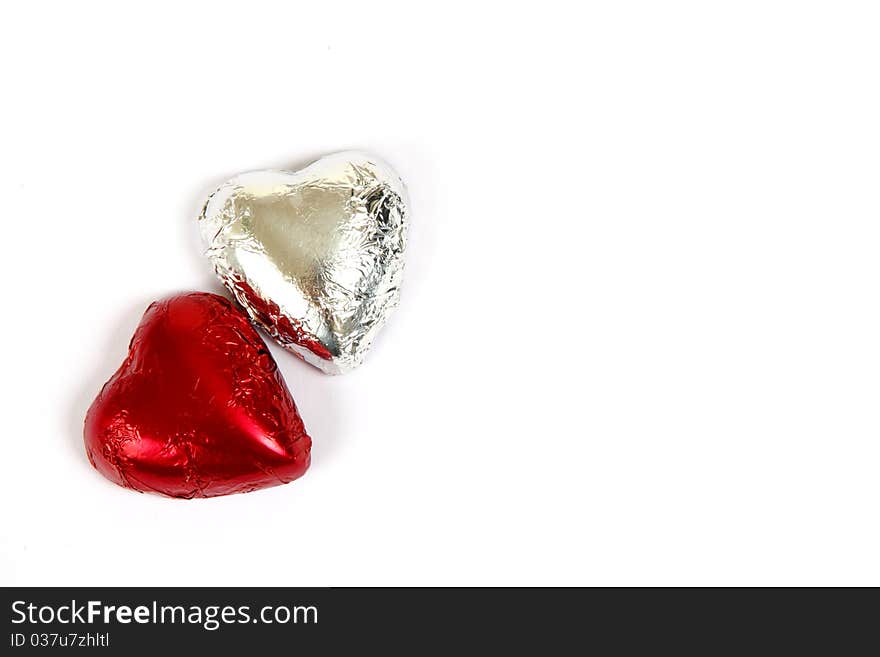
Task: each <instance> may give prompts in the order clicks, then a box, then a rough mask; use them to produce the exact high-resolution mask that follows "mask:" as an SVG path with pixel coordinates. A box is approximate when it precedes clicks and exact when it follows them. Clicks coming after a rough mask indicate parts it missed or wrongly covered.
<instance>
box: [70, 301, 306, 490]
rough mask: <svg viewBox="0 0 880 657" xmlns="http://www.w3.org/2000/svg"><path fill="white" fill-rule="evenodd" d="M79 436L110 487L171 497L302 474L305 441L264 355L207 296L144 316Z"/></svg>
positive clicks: (247, 330) (227, 307)
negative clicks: (83, 436)
mask: <svg viewBox="0 0 880 657" xmlns="http://www.w3.org/2000/svg"><path fill="white" fill-rule="evenodd" d="M84 433H85V444H86V452H87V453H88V456H89V460H90V461H91V463H92V465H94V466H95V468H97V470H98V471H99V472H100V473H101V474H103V475H104V476H105V477H107V478H108V479H109V480H110V481H112V482H114V483H117V484H119V485H120V486H126V487H128V488H134V489H136V490H139V491H148V492H155V493H161V494H163V495H168V496H171V497H185V498H192V497H213V496H215V495H227V494H229V493H244V492H248V491H252V490H256V489H258V488H266V487H268V486H277V485H278V484H286V483H287V482H289V481H292V480H294V479H296V478H297V477H299V476H301V475H302V474H303V473H304V472H305V471H306V469H307V468H308V467H309V449H310V447H311V439H310V438H309V437H308V435H306V431H305V427H304V426H303V422H302V419H300V416H299V413H298V412H297V409H296V404H294V401H293V398H292V397H291V396H290V392H289V391H288V390H287V386H286V385H285V383H284V379H282V378H281V374H280V373H279V372H278V368H277V366H276V365H275V361H274V360H273V358H272V355H271V354H270V353H269V350H268V349H267V348H266V345H265V343H264V342H263V341H262V339H260V336H259V334H258V333H257V332H256V330H255V329H254V328H253V326H251V324H250V322H249V321H248V318H247V317H246V316H245V315H244V314H243V313H242V312H240V311H239V310H238V309H237V308H235V307H234V306H233V305H232V303H231V302H229V301H228V300H226V299H224V298H223V297H220V296H217V295H215V294H206V293H201V292H193V293H189V294H182V295H180V296H176V297H172V298H170V299H166V300H165V301H158V302H154V303H153V304H152V305H150V307H149V308H147V311H146V312H145V313H144V317H143V319H142V320H141V323H140V326H138V328H137V331H136V332H135V334H134V337H133V338H132V339H131V344H130V346H129V351H128V357H127V358H126V359H125V362H124V363H123V364H122V366H121V367H120V368H119V369H118V370H117V371H116V373H115V374H114V375H113V377H112V378H111V379H110V380H109V381H108V382H107V383H106V384H105V385H104V388H103V389H102V390H101V392H100V394H99V395H98V397H97V398H96V399H95V401H94V402H93V403H92V406H91V408H89V411H88V413H87V415H86V421H85V432H84Z"/></svg>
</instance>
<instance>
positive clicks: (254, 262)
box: [199, 151, 408, 374]
mask: <svg viewBox="0 0 880 657" xmlns="http://www.w3.org/2000/svg"><path fill="white" fill-rule="evenodd" d="M407 205H408V200H407V194H406V188H405V187H404V185H403V182H402V181H401V180H400V178H399V177H398V176H397V174H396V173H395V172H394V171H393V170H392V169H391V167H389V166H388V165H387V164H385V163H384V162H383V161H382V160H380V159H379V158H376V157H375V156H372V155H369V154H366V153H360V152H354V151H351V152H343V153H336V154H333V155H329V156H327V157H324V158H321V159H320V160H318V161H316V162H314V163H313V164H311V165H310V166H308V167H306V168H304V169H301V170H299V171H295V172H294V171H285V170H280V169H267V170H262V171H254V172H249V173H243V174H240V175H238V176H235V177H234V178H232V179H230V180H228V181H227V182H225V183H223V184H222V185H221V186H220V187H219V188H218V189H217V190H216V191H215V192H214V193H213V194H212V195H211V196H210V198H209V199H208V201H207V202H206V204H205V206H204V209H203V211H202V214H201V216H200V217H199V225H200V230H201V234H202V240H203V242H204V244H205V249H206V255H207V256H208V257H209V258H210V260H211V262H212V264H213V266H214V271H215V272H216V274H217V276H218V277H219V279H220V280H221V281H222V282H223V284H224V285H225V286H226V288H227V289H228V290H229V291H230V292H231V293H232V294H233V296H234V297H235V298H236V300H237V301H238V302H239V304H241V306H242V307H243V308H244V309H245V311H246V312H247V314H248V315H249V316H250V318H251V320H252V321H253V322H254V323H256V324H257V325H259V326H261V327H262V328H263V329H265V330H266V331H267V332H268V333H269V335H271V336H272V337H273V338H274V339H275V340H276V341H277V342H278V343H279V344H281V345H282V346H283V347H285V348H286V349H288V350H290V351H292V352H293V353H295V354H296V355H298V356H300V357H301V358H303V359H304V360H305V361H306V362H308V363H310V364H312V365H314V366H316V367H318V368H320V369H321V370H323V371H324V372H326V373H328V374H340V373H343V372H346V371H349V370H351V369H353V368H355V367H357V366H358V365H359V364H361V363H362V362H363V360H364V357H365V356H366V354H367V352H368V351H369V349H370V346H371V344H372V342H373V339H374V338H375V336H376V334H377V332H378V331H379V329H380V328H381V327H382V325H383V324H384V323H385V321H386V320H387V318H388V316H389V315H390V314H391V312H392V311H393V310H394V308H396V307H397V305H398V303H399V299H400V285H401V281H402V278H403V265H404V251H405V248H406V229H407V223H408V216H407V215H408V208H407Z"/></svg>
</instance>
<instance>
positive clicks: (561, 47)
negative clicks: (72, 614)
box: [0, 2, 880, 585]
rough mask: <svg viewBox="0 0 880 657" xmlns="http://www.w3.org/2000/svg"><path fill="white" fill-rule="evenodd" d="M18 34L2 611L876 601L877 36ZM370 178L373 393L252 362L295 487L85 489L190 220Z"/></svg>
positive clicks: (191, 247)
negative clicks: (194, 598) (237, 604)
mask: <svg viewBox="0 0 880 657" xmlns="http://www.w3.org/2000/svg"><path fill="white" fill-rule="evenodd" d="M580 4H581V3H558V4H557V3H553V2H541V3H522V4H519V3H499V4H497V5H494V6H492V5H488V4H486V5H484V4H481V3H477V2H468V3H466V4H464V5H461V6H456V5H455V4H454V3H451V4H450V3H437V4H435V5H433V7H432V8H429V7H426V6H425V7H423V6H420V3H415V2H402V3H395V4H390V3H383V2H334V3H320V2H308V3H293V2H283V3H282V2H278V3H271V4H263V3H254V2H236V3H216V2H211V3H204V4H201V5H198V4H189V3H182V2H175V3H172V4H170V5H167V6H163V5H161V4H153V3H151V4H149V5H144V6H143V9H141V10H134V9H129V8H127V7H124V6H123V5H122V4H121V3H107V4H104V5H95V4H91V3H57V4H54V5H52V4H49V5H45V4H41V5H38V4H37V3H18V4H16V5H15V8H12V5H7V6H5V7H4V9H3V10H2V17H0V67H2V92H0V93H2V96H3V100H2V105H0V116H2V122H0V131H2V132H0V136H2V141H0V167H2V171H0V199H2V215H3V226H4V230H3V249H2V256H0V257H2V265H3V273H4V284H3V297H2V303H3V322H2V329H0V330H2V334H0V349H2V354H0V355H2V359H0V363H2V376H0V386H2V400H3V425H2V435H0V439H2V442H0V487H2V488H0V500H2V501H0V509H2V528H0V583H2V584H23V585H35V584H40V585H49V584H71V585H75V584H93V585H129V584H131V585H134V584H142V585H143V584H151V585H171V584H178V585H197V584H203V585H231V584H235V585H345V584H348V585H370V584H377V585H392V584H403V585H409V584H438V585H445V584H472V585H489V584H501V585H508V584H510V585H513V584H525V585H532V584H560V585H567V584H583V585H614V584H695V585H702V584H731V585H739V584H766V585H782V584H841V585H843V584H874V585H878V584H880V559H878V558H877V556H878V552H880V528H878V521H880V517H878V516H880V513H878V500H880V476H878V471H880V444H878V438H880V413H878V399H880V306H878V297H880V257H878V247H880V212H878V210H880V84H878V80H880V39H878V34H880V14H878V9H877V8H876V7H877V5H876V4H874V3H870V2H865V3H846V2H843V3H841V2H827V3H821V2H729V3H718V2H715V3H704V2H672V3H653V2H643V3H640V2H616V3H611V2H608V3H590V4H586V6H585V7H583V8H580V9H578V8H577V6H578V5H580ZM349 148H358V149H366V150H371V151H374V152H375V153H377V154H378V155H380V156H382V157H384V158H385V159H387V160H388V161H389V162H391V163H392V164H393V165H394V166H395V167H396V168H397V170H398V171H399V172H400V173H401V175H402V176H403V177H404V179H405V180H406V181H407V183H408V185H409V189H410V194H411V199H412V230H411V233H410V237H411V240H410V244H409V251H408V256H407V258H408V262H407V275H406V280H405V284H404V290H403V299H402V305H401V307H400V309H399V311H398V312H397V314H396V315H395V316H394V317H393V318H392V320H391V321H390V322H389V324H388V325H387V326H386V328H385V329H384V331H383V332H382V333H381V335H380V337H379V339H378V340H377V342H376V345H375V348H374V350H373V352H372V353H371V354H370V358H369V359H368V361H367V363H366V365H364V366H363V367H362V368H361V369H359V370H357V371H355V372H354V373H351V374H349V375H346V376H343V377H335V378H333V377H327V376H324V375H322V374H321V373H320V372H318V371H317V370H314V369H312V368H310V367H309V366H307V365H305V364H304V363H302V362H299V361H297V360H296V359H295V358H293V357H292V356H290V355H289V354H286V353H284V352H282V351H281V350H280V349H277V348H276V349H273V351H274V353H275V355H276V358H277V360H278V362H279V365H280V367H281V370H282V372H283V374H284V376H285V377H286V379H287V382H288V384H289V385H290V388H291V389H292V391H293V394H294V397H295V398H296V400H297V402H298V404H299V407H300V410H301V412H302V415H303V417H304V419H305V422H306V425H307V427H308V429H309V432H310V434H311V435H312V437H313V439H314V449H313V466H312V468H311V470H310V471H309V472H308V473H307V474H306V476H305V477H304V478H303V479H300V480H298V481H296V482H294V483H292V484H290V485H287V486H282V487H278V488H273V489H270V490H265V491H261V492H257V493H253V494H249V495H237V496H230V497H225V498H216V499H210V500H196V501H190V502H186V501H177V500H169V499H164V498H160V497H156V496H151V495H141V494H136V493H133V492H131V491H128V490H124V489H122V488H118V487H116V486H114V485H112V484H110V483H109V482H107V481H105V480H104V479H102V478H101V477H100V476H99V475H98V474H97V473H96V472H95V471H94V470H92V468H91V467H90V466H89V464H88V462H87V460H86V458H85V454H84V451H83V448H82V421H83V416H84V414H85V411H86V409H87V408H88V406H89V404H90V403H91V401H92V399H93V398H94V396H95V394H96V393H97V392H98V390H99V389H100V387H101V385H102V384H103V382H104V381H105V380H106V379H107V378H109V376H110V375H111V374H112V373H113V371H114V370H115V369H116V367H117V366H118V365H119V363H120V362H121V361H122V359H123V357H124V354H125V352H126V347H127V343H128V340H129V337H130V336H131V334H132V332H133V330H134V328H135V327H136V325H137V323H138V321H139V319H140V315H141V313H142V312H143V310H144V308H145V307H146V306H147V304H148V303H149V302H150V301H152V300H153V299H156V298H159V297H162V296H166V295H169V294H171V293H174V292H177V291H183V290H211V291H220V288H219V286H218V284H217V283H216V282H215V280H214V278H213V275H212V273H211V271H210V267H209V265H208V263H207V261H206V260H204V259H203V258H202V257H201V255H200V249H199V243H198V238H197V230H196V225H195V217H196V216H197V214H198V212H199V210H200V208H201V204H202V202H203V200H204V198H205V197H206V195H207V194H208V193H209V192H210V191H211V190H212V189H213V188H214V187H215V186H216V185H218V184H219V183H220V182H222V181H223V180H225V179H226V178H228V177H229V176H231V175H233V174H235V173H237V172H239V171H243V170H248V169H255V168H263V167H279V166H281V167H284V166H287V167H299V166H302V165H304V164H306V163H308V162H309V161H311V160H313V159H315V158H317V157H319V156H321V155H323V154H326V153H329V152H333V151H337V150H343V149H349Z"/></svg>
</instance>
